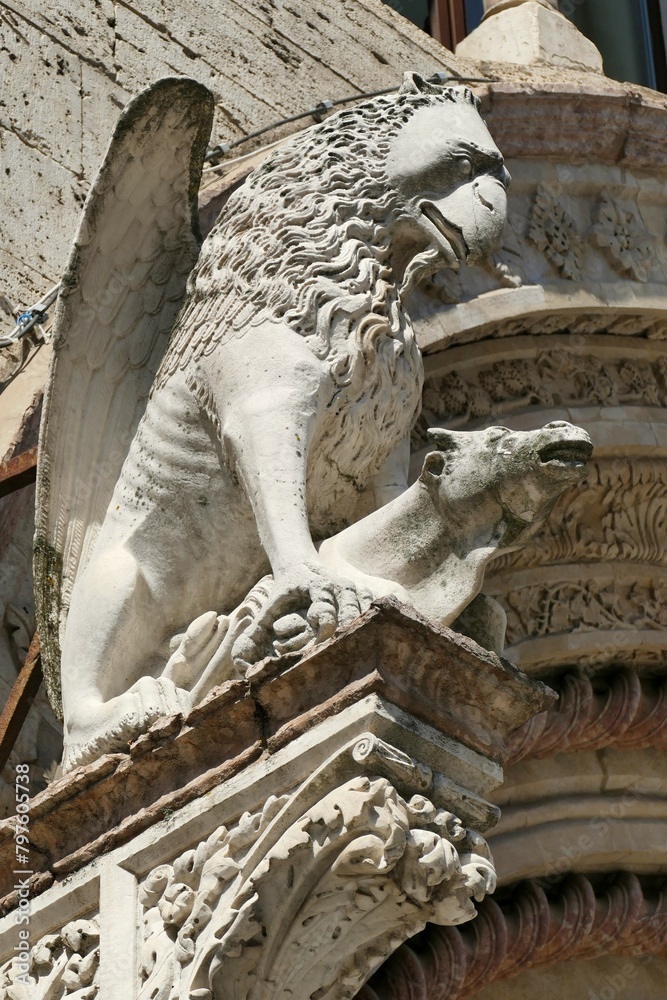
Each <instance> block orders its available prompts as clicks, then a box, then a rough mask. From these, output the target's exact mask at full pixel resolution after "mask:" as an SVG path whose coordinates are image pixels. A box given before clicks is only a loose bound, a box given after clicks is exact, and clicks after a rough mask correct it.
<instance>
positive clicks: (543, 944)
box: [359, 872, 667, 1000]
mask: <svg viewBox="0 0 667 1000" xmlns="http://www.w3.org/2000/svg"><path fill="white" fill-rule="evenodd" d="M606 955H630V956H633V957H637V956H639V955H656V956H662V957H664V956H666V955H667V886H665V885H664V884H663V885H662V886H661V887H660V888H658V889H656V890H655V891H649V890H645V889H644V888H643V887H642V884H641V882H640V881H639V879H638V878H637V876H636V875H633V874H630V873H626V872H623V873H620V874H618V875H616V876H615V877H614V878H613V880H612V881H611V884H610V883H609V880H608V879H607V880H605V883H604V885H602V886H600V885H599V883H598V886H597V887H596V884H595V883H594V882H593V881H591V879H589V878H587V877H586V876H584V875H572V876H569V877H568V878H567V879H566V880H565V881H564V882H562V883H561V884H560V885H559V886H558V887H557V888H556V889H555V890H545V889H544V888H543V887H542V886H541V885H540V884H539V882H537V881H530V882H524V883H521V884H520V885H519V886H518V887H517V888H516V889H515V890H514V892H513V894H512V896H511V898H510V899H509V901H508V902H507V903H505V904H502V905H500V904H498V903H497V902H496V901H495V900H493V899H487V900H485V901H484V903H483V904H482V905H481V906H480V907H479V915H478V918H477V920H475V921H474V922H473V923H472V924H471V925H470V927H469V928H463V929H461V930H457V929H454V928H437V927H432V928H431V927H429V928H428V930H427V931H425V932H424V933H423V934H422V935H420V937H419V938H417V939H416V940H415V941H414V942H410V944H409V945H403V946H402V947H401V948H399V950H398V951H397V952H396V954H395V955H394V956H392V958H391V959H389V961H388V962H387V963H386V964H385V966H384V967H383V968H382V969H381V970H380V972H379V973H378V974H376V975H375V976H374V977H373V979H372V980H371V982H370V983H369V984H368V985H367V986H366V987H365V988H364V989H363V990H362V991H361V992H360V993H359V1000H466V998H467V997H473V996H475V994H476V993H477V992H479V990H481V989H482V988H483V987H488V986H489V985H490V984H491V983H494V982H499V981H501V980H507V979H512V978H514V977H515V976H517V975H519V974H520V973H522V972H525V971H527V970H528V969H532V968H536V967H545V966H549V965H554V964H555V963H557V962H565V961H573V960H581V959H591V958H600V957H603V956H606Z"/></svg>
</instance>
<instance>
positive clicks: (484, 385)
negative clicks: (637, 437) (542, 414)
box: [414, 348, 667, 447]
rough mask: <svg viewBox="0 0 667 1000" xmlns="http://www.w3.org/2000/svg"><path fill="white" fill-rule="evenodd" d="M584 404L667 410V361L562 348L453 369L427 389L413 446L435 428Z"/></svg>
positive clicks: (428, 385) (420, 443)
mask: <svg viewBox="0 0 667 1000" xmlns="http://www.w3.org/2000/svg"><path fill="white" fill-rule="evenodd" d="M580 402H587V403H598V404H600V405H602V406H619V405H623V404H630V405H633V404H634V405H637V404H638V405H644V406H663V407H664V406H667V359H665V358H658V359H657V360H644V359H643V358H639V359H637V360H621V359H618V360H615V359H613V358H599V357H596V356H595V355H594V354H579V353H575V352H573V351H569V350H567V349H566V348H563V349H556V350H549V351H545V350H542V351H537V352H536V356H535V357H534V358H531V359H529V360H527V359H507V360H503V361H498V362H496V363H495V364H494V365H490V366H488V367H484V368H479V369H478V370H477V371H472V372H470V371H469V372H466V374H465V376H464V375H462V374H461V373H460V372H459V371H456V370H453V371H451V372H448V373H447V374H446V375H442V376H438V377H437V378H432V379H429V380H428V382H427V383H426V385H425V386H424V393H423V411H422V416H421V418H420V421H419V423H418V425H417V429H416V433H415V438H414V443H415V445H416V446H417V447H421V446H423V444H425V443H426V440H427V439H426V430H427V429H428V427H433V426H435V425H436V424H446V425H447V426H450V427H460V426H463V425H464V424H465V423H467V422H468V421H470V420H479V419H482V418H484V417H491V416H494V417H495V416H496V415H500V414H502V413H508V412H512V411H513V410H519V409H524V408H526V407H528V406H554V405H557V406H567V405H568V404H570V403H580Z"/></svg>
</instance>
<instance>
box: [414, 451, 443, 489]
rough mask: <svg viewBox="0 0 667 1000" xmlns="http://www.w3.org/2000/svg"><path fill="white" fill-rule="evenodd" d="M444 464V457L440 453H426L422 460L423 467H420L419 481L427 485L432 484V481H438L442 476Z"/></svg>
mask: <svg viewBox="0 0 667 1000" xmlns="http://www.w3.org/2000/svg"><path fill="white" fill-rule="evenodd" d="M445 464H446V459H445V456H444V455H443V454H442V452H441V451H431V452H429V453H428V455H427V456H426V458H425V459H424V465H423V466H422V471H421V475H420V477H419V478H420V479H421V481H422V482H423V483H426V484H427V485H428V484H429V483H432V482H433V480H434V479H439V478H440V476H441V475H442V473H443V471H444V468H445Z"/></svg>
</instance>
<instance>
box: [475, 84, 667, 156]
mask: <svg viewBox="0 0 667 1000" xmlns="http://www.w3.org/2000/svg"><path fill="white" fill-rule="evenodd" d="M482 114H483V115H484V120H485V121H486V123H487V125H488V127H489V129H490V131H491V134H492V135H493V138H494V139H495V140H496V142H497V143H498V145H499V147H500V148H501V149H502V151H503V154H504V155H505V156H506V157H508V158H512V157H517V158H521V159H523V158H525V157H526V156H527V155H529V156H530V157H531V158H536V157H541V158H544V159H549V160H556V161H563V162H567V163H582V162H586V163H606V164H619V165H623V166H625V167H630V168H633V167H640V168H642V169H648V170H656V171H663V170H665V169H667V153H666V152H665V148H664V143H662V142H661V135H662V134H663V130H664V126H665V120H666V118H667V105H666V102H665V98H664V95H662V94H657V93H656V92H654V91H648V90H640V89H638V88H637V87H636V86H634V85H631V84H621V83H616V81H614V80H610V79H608V78H606V77H599V76H597V75H595V74H593V75H589V76H587V77H585V78H584V77H581V76H580V75H577V77H576V84H574V85H573V86H572V89H570V87H568V83H567V80H566V79H564V77H563V74H562V72H559V71H558V70H556V69H553V70H549V69H548V68H544V67H540V70H539V71H538V72H535V71H531V70H529V69H518V68H516V69H515V68H513V69H512V75H511V79H508V80H506V81H503V80H499V81H497V82H494V83H493V84H489V85H487V95H486V96H483V97H482Z"/></svg>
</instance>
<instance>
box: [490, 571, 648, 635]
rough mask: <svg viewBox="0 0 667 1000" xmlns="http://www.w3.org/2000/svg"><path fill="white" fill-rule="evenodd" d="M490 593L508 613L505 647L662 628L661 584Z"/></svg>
mask: <svg viewBox="0 0 667 1000" xmlns="http://www.w3.org/2000/svg"><path fill="white" fill-rule="evenodd" d="M490 590H491V592H492V593H493V594H494V596H495V597H496V598H497V600H499V601H500V603H501V604H502V605H503V607H504V608H505V611H506V613H507V643H508V645H511V644H513V643H516V642H520V641H521V640H522V639H525V638H528V637H530V638H538V637H540V636H544V635H554V634H558V633H562V632H590V631H596V630H599V629H614V630H621V631H626V630H628V631H637V630H639V629H664V628H667V586H666V585H665V582H664V581H662V580H659V579H657V580H651V581H644V582H640V581H636V582H633V583H630V584H626V585H625V586H623V585H621V586H619V585H617V582H616V581H615V580H614V579H610V580H608V581H606V582H601V581H600V580H598V579H594V578H593V579H585V578H583V579H581V580H577V581H569V580H568V581H559V580H557V579H556V580H553V581H550V582H543V583H533V584H530V585H528V586H522V587H516V588H514V589H511V590H509V591H508V592H506V593H504V594H497V593H496V592H495V590H494V589H493V587H491V588H490Z"/></svg>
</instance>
